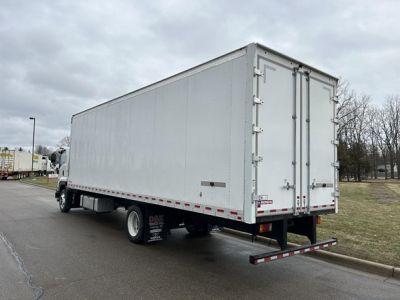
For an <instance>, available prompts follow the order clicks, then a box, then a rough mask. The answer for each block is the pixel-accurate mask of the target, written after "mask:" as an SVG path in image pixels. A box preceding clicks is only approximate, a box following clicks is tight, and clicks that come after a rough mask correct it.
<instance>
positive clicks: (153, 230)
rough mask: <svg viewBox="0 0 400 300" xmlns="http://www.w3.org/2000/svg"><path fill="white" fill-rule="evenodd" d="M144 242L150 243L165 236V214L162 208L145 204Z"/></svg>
mask: <svg viewBox="0 0 400 300" xmlns="http://www.w3.org/2000/svg"><path fill="white" fill-rule="evenodd" d="M144 219H145V228H144V237H143V238H144V242H145V243H150V242H155V241H161V240H164V239H165V238H166V237H167V233H168V228H167V223H166V214H165V212H164V211H163V209H160V208H157V207H154V206H147V207H146V208H145V209H144Z"/></svg>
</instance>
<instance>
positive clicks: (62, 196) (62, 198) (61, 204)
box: [60, 193, 65, 208]
mask: <svg viewBox="0 0 400 300" xmlns="http://www.w3.org/2000/svg"><path fill="white" fill-rule="evenodd" d="M64 206H65V193H61V195H60V207H61V208H64Z"/></svg>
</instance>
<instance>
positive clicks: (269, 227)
mask: <svg viewBox="0 0 400 300" xmlns="http://www.w3.org/2000/svg"><path fill="white" fill-rule="evenodd" d="M271 230H272V223H266V224H260V227H259V229H258V232H259V233H264V232H270V231H271Z"/></svg>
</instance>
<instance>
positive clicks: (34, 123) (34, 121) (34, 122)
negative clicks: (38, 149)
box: [29, 117, 36, 174]
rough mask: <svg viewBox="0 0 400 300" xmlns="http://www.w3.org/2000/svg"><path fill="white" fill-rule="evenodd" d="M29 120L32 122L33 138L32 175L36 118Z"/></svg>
mask: <svg viewBox="0 0 400 300" xmlns="http://www.w3.org/2000/svg"><path fill="white" fill-rule="evenodd" d="M29 120H33V137H32V174H33V155H34V153H35V126H36V118H34V117H29Z"/></svg>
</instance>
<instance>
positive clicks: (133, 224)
mask: <svg viewBox="0 0 400 300" xmlns="http://www.w3.org/2000/svg"><path fill="white" fill-rule="evenodd" d="M125 227H126V232H127V234H128V239H129V241H131V242H132V243H135V244H142V243H143V242H144V218H143V212H142V210H141V209H140V207H139V206H137V205H132V206H131V207H129V209H128V212H127V214H126V222H125Z"/></svg>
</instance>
